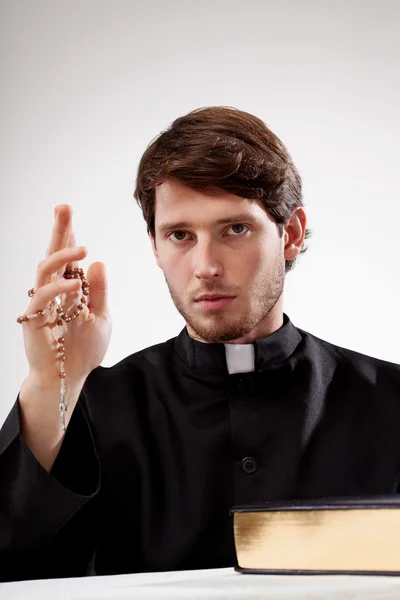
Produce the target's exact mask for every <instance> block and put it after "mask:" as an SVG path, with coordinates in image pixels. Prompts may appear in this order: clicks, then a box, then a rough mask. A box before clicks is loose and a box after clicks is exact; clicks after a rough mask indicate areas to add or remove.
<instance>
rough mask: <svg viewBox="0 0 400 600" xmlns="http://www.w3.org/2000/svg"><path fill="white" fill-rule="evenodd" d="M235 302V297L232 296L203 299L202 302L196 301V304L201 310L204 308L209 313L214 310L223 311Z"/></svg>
mask: <svg viewBox="0 0 400 600" xmlns="http://www.w3.org/2000/svg"><path fill="white" fill-rule="evenodd" d="M234 300H235V296H231V297H229V298H228V297H226V296H225V297H220V298H214V299H211V298H209V299H207V298H204V299H201V300H196V304H197V305H198V306H200V308H202V309H203V310H207V311H213V310H221V309H223V308H227V307H228V306H229V305H230V304H232V302H233V301H234Z"/></svg>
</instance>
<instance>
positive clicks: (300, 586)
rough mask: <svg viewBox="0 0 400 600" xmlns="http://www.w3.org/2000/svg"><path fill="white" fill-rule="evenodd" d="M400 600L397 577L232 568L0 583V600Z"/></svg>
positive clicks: (399, 584)
mask: <svg viewBox="0 0 400 600" xmlns="http://www.w3.org/2000/svg"><path fill="white" fill-rule="evenodd" d="M128 598H130V599H132V600H141V599H142V598H146V599H150V598H151V599H152V600H157V599H158V598H169V599H171V600H180V599H181V598H189V599H190V600H196V599H204V598H207V599H209V600H211V599H213V598H218V599H222V598H224V599H225V598H226V599H229V600H231V599H232V600H233V599H237V598H242V599H243V600H258V599H260V598H265V599H266V600H267V599H268V600H275V599H276V600H294V599H296V600H315V599H319V600H320V599H324V600H333V599H335V600H342V599H343V600H400V577H376V576H374V577H373V576H370V577H365V576H358V575H354V576H350V575H303V576H301V575H294V576H290V575H286V576H282V575H244V574H241V573H236V572H235V571H234V569H231V568H229V569H211V570H202V571H174V572H163V573H139V574H133V575H112V576H101V577H100V576H99V577H79V578H71V579H41V580H34V581H17V582H14V583H11V582H10V583H0V599H1V600H3V599H4V600H97V599H108V600H111V599H112V600H127V599H128Z"/></svg>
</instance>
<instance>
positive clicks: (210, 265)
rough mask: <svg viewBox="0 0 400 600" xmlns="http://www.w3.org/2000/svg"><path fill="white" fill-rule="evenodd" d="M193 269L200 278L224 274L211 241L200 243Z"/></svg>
mask: <svg viewBox="0 0 400 600" xmlns="http://www.w3.org/2000/svg"><path fill="white" fill-rule="evenodd" d="M193 271H194V274H195V276H196V277H197V278H198V279H209V278H210V277H215V276H219V275H221V274H222V264H221V261H220V260H218V258H217V255H216V251H215V248H213V246H212V244H211V243H206V242H204V243H199V244H197V247H196V249H195V251H194V257H193Z"/></svg>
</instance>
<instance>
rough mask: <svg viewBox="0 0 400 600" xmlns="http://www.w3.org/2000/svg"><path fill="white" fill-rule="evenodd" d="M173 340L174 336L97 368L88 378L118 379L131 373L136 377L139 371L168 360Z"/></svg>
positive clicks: (171, 351) (144, 370)
mask: <svg viewBox="0 0 400 600" xmlns="http://www.w3.org/2000/svg"><path fill="white" fill-rule="evenodd" d="M175 339H176V336H175V337H173V338H170V339H169V340H166V341H164V342H159V343H158V344H153V345H152V346H148V347H147V348H143V349H142V350H138V351H137V352H134V353H132V354H129V355H128V356H126V357H125V358H123V359H121V360H120V361H118V362H117V363H115V364H114V365H112V366H111V367H103V366H99V367H97V368H96V369H94V371H92V373H91V374H90V376H89V377H93V376H95V377H96V378H102V379H103V378H105V379H109V378H111V379H114V378H117V379H120V378H121V377H123V376H124V375H126V376H129V375H130V374H132V373H135V375H137V374H138V373H140V372H141V371H142V372H146V371H147V370H148V368H149V367H154V366H157V365H161V364H162V363H165V362H167V361H168V360H169V358H170V356H171V354H172V353H173V348H174V341H175Z"/></svg>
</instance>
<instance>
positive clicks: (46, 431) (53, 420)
mask: <svg viewBox="0 0 400 600" xmlns="http://www.w3.org/2000/svg"><path fill="white" fill-rule="evenodd" d="M84 382H85V379H82V380H80V381H74V382H71V383H70V382H68V381H67V382H66V396H65V404H66V405H67V411H66V413H65V425H66V427H68V423H69V421H70V419H71V416H72V413H73V411H74V408H75V406H76V403H77V401H78V398H79V394H80V392H81V390H82V388H83V384H84ZM56 384H57V382H55V383H54V384H53V383H52V384H50V385H44V384H43V383H42V382H38V381H34V379H33V377H32V376H28V377H27V379H25V381H24V383H23V384H22V387H21V390H20V393H19V407H20V417H21V433H22V436H23V438H24V441H25V443H26V445H27V446H28V448H29V449H30V451H31V452H32V454H33V455H34V456H35V458H36V459H37V461H38V462H39V463H40V464H41V465H42V467H43V468H44V469H46V471H48V472H49V471H50V470H51V468H52V466H53V464H54V461H55V459H56V457H57V455H58V452H59V450H60V447H61V444H62V442H63V439H64V435H65V433H64V432H63V430H62V428H61V424H60V413H59V404H60V398H61V396H60V384H59V383H58V384H57V385H56Z"/></svg>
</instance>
